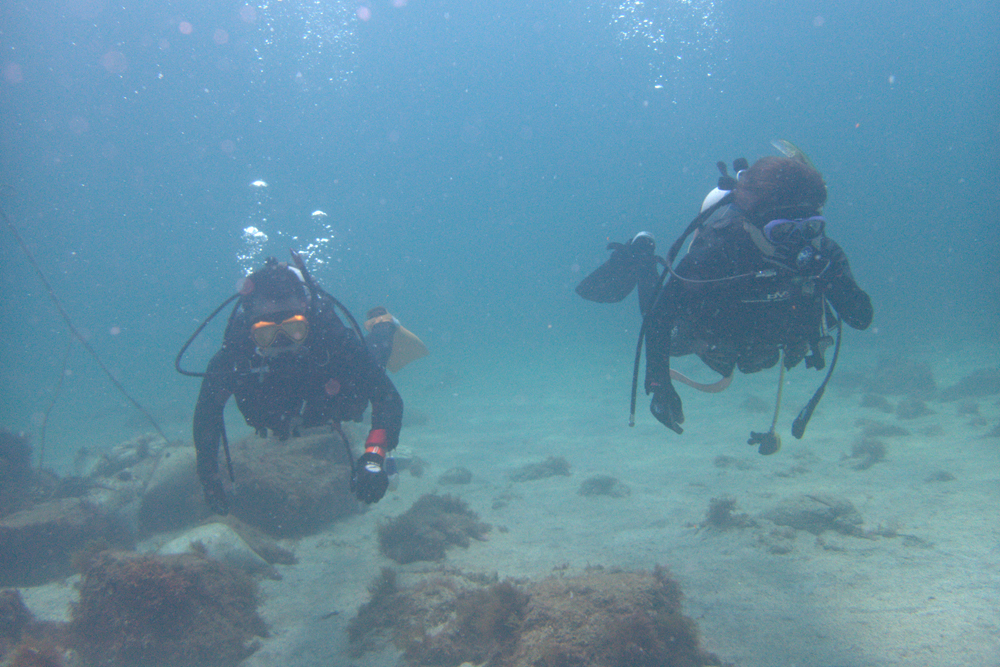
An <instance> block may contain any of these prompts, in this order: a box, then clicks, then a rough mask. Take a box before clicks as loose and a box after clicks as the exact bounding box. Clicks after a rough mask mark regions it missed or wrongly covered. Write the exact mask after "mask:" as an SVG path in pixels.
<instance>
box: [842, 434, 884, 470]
mask: <svg viewBox="0 0 1000 667" xmlns="http://www.w3.org/2000/svg"><path fill="white" fill-rule="evenodd" d="M885 454H886V447H885V443H884V442H882V441H881V440H876V439H875V438H860V439H858V440H855V441H854V444H852V445H851V456H850V461H851V463H850V466H851V467H852V468H854V469H855V470H868V469H869V468H871V467H872V466H873V465H875V464H876V463H881V462H882V461H884V460H885Z"/></svg>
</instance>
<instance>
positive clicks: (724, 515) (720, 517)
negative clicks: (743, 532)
mask: <svg viewBox="0 0 1000 667" xmlns="http://www.w3.org/2000/svg"><path fill="white" fill-rule="evenodd" d="M735 510H736V499H735V498H733V497H732V496H721V497H719V498H712V499H711V500H710V501H708V512H706V513H705V518H704V520H703V521H702V522H701V523H700V524H698V526H699V527H700V528H715V529H716V530H729V529H731V528H751V527H754V526H756V525H757V522H756V521H754V520H753V519H751V518H750V516H749V515H748V514H745V513H743V512H740V513H738V514H737V513H734V512H735Z"/></svg>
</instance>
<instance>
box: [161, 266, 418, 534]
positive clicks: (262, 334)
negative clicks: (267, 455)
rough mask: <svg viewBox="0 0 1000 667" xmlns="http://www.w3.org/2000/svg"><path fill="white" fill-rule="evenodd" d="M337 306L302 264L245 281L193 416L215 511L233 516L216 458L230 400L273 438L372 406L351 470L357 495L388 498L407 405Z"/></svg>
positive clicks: (202, 475) (201, 473)
mask: <svg viewBox="0 0 1000 667" xmlns="http://www.w3.org/2000/svg"><path fill="white" fill-rule="evenodd" d="M293 257H295V258H296V260H299V258H298V256H297V255H294V254H293ZM235 297H236V295H234V298H235ZM334 304H335V301H334V299H333V298H332V297H331V296H330V295H328V294H327V293H326V292H324V291H323V290H321V289H319V288H318V287H317V286H316V285H314V284H313V283H312V279H311V278H310V277H309V276H308V274H307V273H306V272H305V267H304V265H303V264H301V261H300V260H299V261H298V268H296V267H291V266H288V265H287V264H284V263H279V262H278V261H277V260H276V259H274V258H273V257H272V258H270V259H268V260H267V263H266V264H265V265H264V267H263V268H261V269H260V270H258V271H256V272H254V273H253V274H251V275H250V276H248V277H247V278H246V280H245V282H244V286H243V288H242V289H241V290H240V295H239V302H238V304H237V306H236V308H235V309H234V311H233V313H232V315H231V316H230V318H229V323H228V325H227V327H226V333H225V340H224V342H223V345H222V349H221V350H219V351H218V352H217V353H216V354H215V356H213V357H212V360H211V362H209V365H208V370H207V372H206V373H205V375H204V380H203V381H202V385H201V392H200V393H199V395H198V403H197V405H196V407H195V413H194V443H195V447H196V449H197V460H198V477H199V479H200V480H201V483H202V486H203V487H204V490H205V501H206V503H207V504H208V505H209V507H211V508H212V509H213V510H214V511H215V512H217V513H219V514H225V513H226V512H227V511H228V500H227V498H226V493H225V490H224V488H223V485H222V477H221V475H220V474H219V462H218V453H219V445H220V442H221V441H222V439H223V438H224V435H225V433H224V425H223V409H224V407H225V405H226V402H227V401H228V400H229V397H230V396H235V397H236V404H237V406H238V407H239V409H240V412H241V413H243V416H244V418H245V419H246V421H247V423H248V424H249V425H250V426H253V427H254V428H255V429H257V432H258V433H259V434H261V435H266V434H267V431H268V430H270V431H271V432H273V433H274V434H275V435H276V436H278V437H279V438H282V439H284V438H287V437H289V436H294V435H297V432H298V429H299V428H300V427H310V426H318V425H322V424H327V423H338V422H341V421H346V420H351V421H360V420H361V418H362V415H363V413H364V411H365V408H366V407H367V406H368V404H369V402H370V403H371V405H372V427H371V431H370V432H369V434H368V438H367V440H366V442H365V451H364V453H363V454H362V455H361V456H360V457H359V459H358V460H357V463H356V464H355V466H354V474H353V476H352V488H353V490H354V492H355V494H356V495H357V497H358V499H359V500H362V501H364V502H367V503H374V502H378V501H379V500H380V499H381V498H382V496H383V495H385V491H386V488H387V487H388V484H389V478H388V475H387V472H386V470H385V459H386V454H387V453H388V452H390V451H392V450H393V449H394V448H395V447H396V445H397V443H398V442H399V431H400V427H401V424H402V417H403V401H402V399H401V398H400V396H399V393H398V392H397V391H396V388H395V386H394V385H393V383H392V381H391V380H389V378H388V377H387V376H386V373H385V370H384V368H383V367H382V365H380V364H379V363H378V361H376V359H375V357H374V356H373V355H372V352H371V351H370V349H369V347H368V345H367V344H366V343H365V341H364V340H362V339H361V338H360V334H359V333H355V331H352V330H351V329H350V328H348V327H346V326H345V325H344V324H343V322H341V320H340V318H339V317H338V316H337V314H336V313H335V311H334ZM223 305H225V304H223ZM220 308H221V306H220ZM216 312H218V311H216ZM202 326H204V325H202ZM200 330H201V329H200V328H199V331H200ZM197 333H198V332H195V336H196V335H197ZM193 338H194V336H192V339H193ZM188 342H189V343H190V340H189V341H188ZM186 347H187V346H185V349H186ZM183 353H184V350H181V355H183ZM181 355H178V370H180V367H179V362H180V357H181ZM382 363H383V364H384V361H383V362H382ZM182 372H184V371H182ZM188 374H190V373H188Z"/></svg>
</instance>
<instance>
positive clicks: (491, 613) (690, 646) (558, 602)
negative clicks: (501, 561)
mask: <svg viewBox="0 0 1000 667" xmlns="http://www.w3.org/2000/svg"><path fill="white" fill-rule="evenodd" d="M378 581H384V574H383V576H382V578H380V580H378ZM375 589H376V590H377V591H378V592H379V593H378V594H379V595H380V596H382V599H381V601H380V602H379V603H378V608H380V609H387V610H388V609H390V608H391V609H394V610H395V611H390V612H389V614H388V616H387V617H385V618H382V617H379V616H377V615H376V614H374V613H370V612H369V611H368V610H369V607H368V606H367V605H365V606H363V607H362V608H361V610H360V611H359V613H358V617H357V618H356V619H354V620H353V621H352V622H351V626H350V628H351V629H352V632H353V634H352V636H351V640H352V646H353V647H354V648H355V649H356V652H355V657H357V655H360V653H361V652H363V651H364V650H365V649H364V647H365V645H366V641H365V639H366V637H368V638H369V639H370V638H372V637H376V636H384V635H386V634H388V635H389V637H390V638H391V640H392V641H393V642H394V643H395V644H396V646H397V647H398V648H400V649H401V650H402V651H403V658H404V662H405V663H406V664H410V665H442V666H444V665H458V664H461V663H465V662H469V663H474V664H484V665H487V666H489V667H516V666H520V665H537V666H538V667H564V666H565V667H570V666H571V667H654V666H655V667H662V666H671V667H694V666H698V665H702V666H704V665H721V664H722V663H721V662H720V661H719V659H718V658H717V657H716V656H714V655H712V654H711V653H708V652H706V651H704V650H703V649H702V648H701V646H700V640H699V636H698V629H697V626H696V624H695V623H694V621H692V620H691V619H690V618H687V617H685V616H684V615H683V614H682V613H681V597H682V595H681V590H680V587H679V585H678V584H677V582H675V581H674V580H673V579H671V578H670V576H669V574H668V572H667V571H666V570H665V569H664V568H662V567H656V568H655V569H654V570H653V572H620V571H606V570H604V569H603V568H593V569H588V570H586V571H585V572H583V573H581V574H579V575H576V576H563V575H559V576H552V577H549V578H546V579H544V580H542V581H539V582H529V581H519V582H515V581H510V580H507V581H502V582H496V581H495V580H493V581H489V580H485V581H484V580H483V579H476V578H473V577H470V576H467V575H436V576H426V577H425V578H424V579H423V580H422V581H420V582H418V583H417V584H416V585H414V586H412V587H409V588H406V587H401V586H399V585H398V583H397V582H395V580H393V583H392V589H391V593H388V594H387V593H386V588H385V587H384V586H383V584H380V583H376V585H375ZM374 603H375V600H374V597H373V601H372V603H370V604H374ZM372 644H374V642H371V641H369V642H367V645H372Z"/></svg>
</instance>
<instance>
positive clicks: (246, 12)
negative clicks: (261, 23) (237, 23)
mask: <svg viewBox="0 0 1000 667" xmlns="http://www.w3.org/2000/svg"><path fill="white" fill-rule="evenodd" d="M240 20H241V21H243V22H244V23H256V22H257V10H256V9H255V8H254V7H251V6H250V5H243V6H242V7H240Z"/></svg>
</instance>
